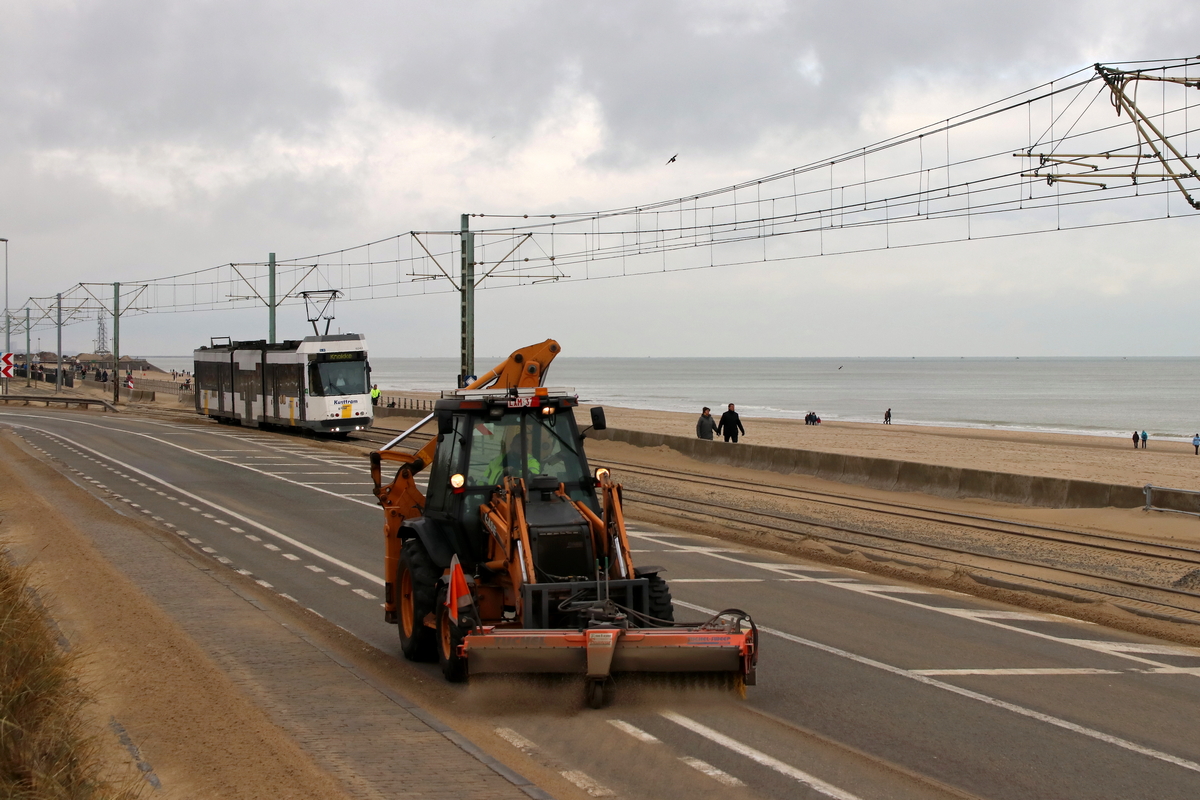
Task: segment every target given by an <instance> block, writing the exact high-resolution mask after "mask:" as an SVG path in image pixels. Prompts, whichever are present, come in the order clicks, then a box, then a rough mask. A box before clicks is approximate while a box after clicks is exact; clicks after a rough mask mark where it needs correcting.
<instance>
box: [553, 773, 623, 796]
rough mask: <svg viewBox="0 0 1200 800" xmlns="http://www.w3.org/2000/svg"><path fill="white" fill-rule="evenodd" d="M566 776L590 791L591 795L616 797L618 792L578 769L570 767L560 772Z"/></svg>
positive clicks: (589, 794)
mask: <svg viewBox="0 0 1200 800" xmlns="http://www.w3.org/2000/svg"><path fill="white" fill-rule="evenodd" d="M560 774H561V775H562V776H563V777H564V778H566V779H567V780H569V781H570V782H571V783H573V784H575V785H576V786H578V787H579V788H580V789H583V790H584V791H585V792H587V793H588V796H589V797H615V796H616V793H615V792H613V790H612V789H609V788H608V787H607V786H604V785H603V784H602V783H600V782H599V781H597V780H596V779H595V778H593V777H591V776H590V775H588V774H587V773H586V772H580V771H579V770H577V769H568V770H564V771H563V772H561V773H560Z"/></svg>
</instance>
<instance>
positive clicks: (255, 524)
mask: <svg viewBox="0 0 1200 800" xmlns="http://www.w3.org/2000/svg"><path fill="white" fill-rule="evenodd" d="M0 416H6V415H4V414H0ZM7 416H21V415H19V414H9V415H7ZM10 424H12V425H13V426H14V427H22V428H29V427H30V426H28V425H16V424H15V423H10ZM81 424H91V423H81ZM93 427H102V426H99V425H95V426H93ZM32 430H40V429H38V428H32ZM41 433H43V434H44V435H46V436H53V437H55V438H57V439H61V438H62V437H61V436H59V435H58V434H56V433H55V434H52V433H48V432H46V431H41ZM147 438H151V439H153V438H154V437H147ZM80 447H83V448H84V449H85V450H87V451H88V452H90V453H94V454H95V455H97V456H99V457H100V458H104V459H108V460H109V461H111V462H112V463H114V464H118V465H120V466H121V467H123V468H124V469H128V470H132V471H133V472H136V473H138V474H139V475H142V476H143V477H146V478H149V479H150V480H152V481H155V482H157V483H158V484H159V485H160V486H165V487H166V488H167V489H169V490H171V491H172V492H175V493H176V494H178V495H180V496H181V497H190V498H192V501H193V502H196V503H204V504H205V505H207V506H210V507H212V508H214V509H216V510H217V511H220V512H221V513H223V514H225V515H226V516H229V517H232V518H233V519H236V520H239V521H240V522H242V523H243V524H245V525H249V526H250V527H252V528H257V529H258V530H259V531H261V532H263V533H265V534H267V535H269V536H274V537H275V538H277V539H279V540H280V541H282V542H287V543H288V544H290V545H292V546H293V547H296V548H298V549H300V550H303V551H304V552H306V553H309V554H310V555H314V556H316V557H317V558H320V559H321V560H323V561H327V562H329V563H330V564H333V565H335V566H338V567H341V568H342V569H344V570H346V571H347V572H352V573H354V574H355V575H357V576H359V577H360V578H365V579H366V580H368V581H370V582H372V583H374V584H377V585H379V586H382V585H383V583H384V581H383V579H382V578H379V577H377V576H375V575H374V574H372V573H370V572H367V571H366V570H363V569H359V568H358V567H356V566H354V565H353V564H347V563H346V562H345V561H342V560H341V559H340V558H336V557H335V556H331V555H329V554H328V553H325V552H322V551H320V550H318V549H317V548H315V547H310V546H309V545H307V544H305V543H304V542H301V541H297V540H296V539H293V538H292V537H290V536H288V535H286V534H283V533H280V532H279V531H277V530H275V529H274V528H271V527H268V526H267V525H263V524H262V523H261V522H256V521H254V520H252V519H250V518H249V517H247V516H244V515H243V514H239V513H238V512H236V511H234V510H232V509H229V508H225V507H224V506H222V505H221V504H220V503H217V502H214V501H212V500H207V499H205V498H203V497H201V496H200V495H198V494H192V493H191V492H189V491H186V490H184V489H181V488H179V487H178V486H175V485H174V484H172V483H170V482H169V481H167V480H164V479H163V478H160V477H158V476H157V475H154V474H152V473H149V472H146V471H144V470H140V469H138V468H137V467H133V466H130V465H129V464H126V463H124V462H122V461H118V460H117V459H115V458H113V457H112V456H110V455H108V454H106V453H102V452H100V451H99V450H93V449H92V448H90V447H86V446H84V445H80ZM254 471H257V470H254ZM301 485H303V484H301ZM316 491H321V490H320V489H317V490H316ZM326 494H328V492H326ZM197 510H199V509H197ZM268 588H271V587H268Z"/></svg>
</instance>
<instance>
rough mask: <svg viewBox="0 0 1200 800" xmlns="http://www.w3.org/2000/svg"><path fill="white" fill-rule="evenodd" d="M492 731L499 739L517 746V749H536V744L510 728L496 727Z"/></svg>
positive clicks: (525, 751)
mask: <svg viewBox="0 0 1200 800" xmlns="http://www.w3.org/2000/svg"><path fill="white" fill-rule="evenodd" d="M493 732H494V733H495V734H496V735H497V736H499V737H500V738H501V739H503V740H504V741H506V742H508V743H509V744H511V745H512V746H513V747H515V748H517V749H518V750H520V751H522V752H524V753H528V752H529V751H530V750H536V749H537V745H536V744H534V743H533V742H531V741H529V740H528V739H526V738H525V737H524V736H522V735H521V734H519V733H517V732H516V731H514V730H513V729H512V728H496V729H495V731H493Z"/></svg>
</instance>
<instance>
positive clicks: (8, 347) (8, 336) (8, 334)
mask: <svg viewBox="0 0 1200 800" xmlns="http://www.w3.org/2000/svg"><path fill="white" fill-rule="evenodd" d="M0 242H4V352H6V353H11V352H12V341H11V340H12V312H11V311H9V309H8V239H4V238H0ZM4 393H5V394H8V378H5V379H4Z"/></svg>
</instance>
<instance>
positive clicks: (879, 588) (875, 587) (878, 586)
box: [846, 583, 933, 594]
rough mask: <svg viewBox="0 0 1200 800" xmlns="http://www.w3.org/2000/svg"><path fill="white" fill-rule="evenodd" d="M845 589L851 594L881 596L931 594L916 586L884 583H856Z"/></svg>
mask: <svg viewBox="0 0 1200 800" xmlns="http://www.w3.org/2000/svg"><path fill="white" fill-rule="evenodd" d="M846 588H847V589H849V590H850V591H852V592H867V593H872V592H880V593H883V594H933V592H931V591H929V590H928V589H918V588H917V587H916V586H892V585H890V584H885V583H858V584H855V585H853V586H850V585H847V586H846Z"/></svg>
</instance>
